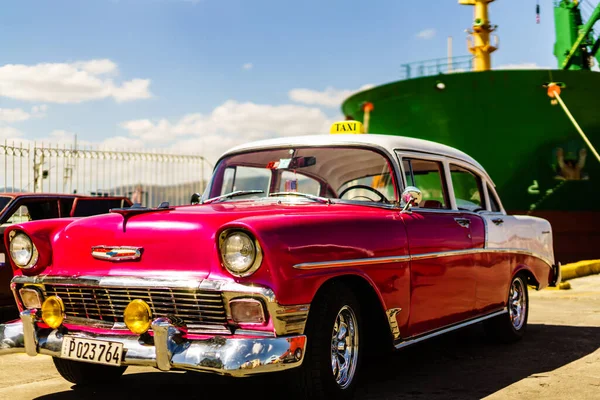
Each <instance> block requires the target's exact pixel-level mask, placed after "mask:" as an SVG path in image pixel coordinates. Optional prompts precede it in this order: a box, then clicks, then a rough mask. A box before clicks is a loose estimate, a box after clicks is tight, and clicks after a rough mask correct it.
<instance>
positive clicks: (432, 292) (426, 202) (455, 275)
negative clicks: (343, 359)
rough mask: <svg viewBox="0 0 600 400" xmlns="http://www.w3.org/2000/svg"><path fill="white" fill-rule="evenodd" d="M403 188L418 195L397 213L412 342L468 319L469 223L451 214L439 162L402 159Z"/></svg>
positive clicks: (471, 288) (471, 292) (471, 295)
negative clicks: (403, 232) (403, 239)
mask: <svg viewBox="0 0 600 400" xmlns="http://www.w3.org/2000/svg"><path fill="white" fill-rule="evenodd" d="M402 165H403V169H404V176H405V182H406V184H407V185H408V186H416V187H417V188H419V189H420V190H421V193H422V194H423V199H422V202H421V203H420V205H419V206H418V207H413V208H412V209H411V210H412V211H411V212H410V213H402V219H403V221H404V223H405V225H406V229H407V233H408V243H409V251H410V255H411V264H410V269H411V289H410V291H411V295H410V296H411V297H410V317H409V334H410V336H415V335H419V334H423V333H426V332H429V331H432V330H435V329H438V328H441V327H444V326H447V325H451V324H454V323H456V322H459V321H461V320H464V319H467V318H469V317H471V316H472V315H473V313H474V306H475V304H474V302H475V277H474V274H473V262H472V258H471V254H470V252H469V251H470V250H471V248H472V239H471V228H470V220H469V219H468V218H466V217H465V215H464V213H462V212H460V211H458V210H456V209H453V207H452V204H451V203H452V202H451V197H450V195H449V191H448V184H447V179H446V173H445V162H444V161H443V159H442V158H435V157H433V156H431V157H425V156H412V155H404V156H403V157H402Z"/></svg>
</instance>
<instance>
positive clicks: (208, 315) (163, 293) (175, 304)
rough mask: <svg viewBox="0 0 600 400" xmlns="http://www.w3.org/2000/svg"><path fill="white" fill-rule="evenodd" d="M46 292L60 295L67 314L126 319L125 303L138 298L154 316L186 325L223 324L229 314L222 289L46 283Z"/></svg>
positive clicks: (110, 320) (115, 320)
mask: <svg viewBox="0 0 600 400" xmlns="http://www.w3.org/2000/svg"><path fill="white" fill-rule="evenodd" d="M45 291H46V296H58V297H60V298H61V299H62V301H63V303H64V304H65V314H66V315H67V317H75V318H86V319H92V320H99V321H105V322H112V323H117V322H123V312H124V311H125V307H127V305H128V304H129V303H130V302H131V301H132V300H135V299H140V300H143V301H145V302H146V303H148V305H149V306H150V308H151V309H152V316H153V318H156V317H175V318H178V319H180V320H182V321H183V322H184V323H185V324H186V325H202V326H207V327H208V326H215V325H220V326H223V325H225V324H226V323H227V316H226V313H225V307H224V305H223V299H222V297H221V293H220V292H214V291H208V290H197V289H180V288H177V289H170V288H112V287H111V288H101V287H89V286H63V285H45Z"/></svg>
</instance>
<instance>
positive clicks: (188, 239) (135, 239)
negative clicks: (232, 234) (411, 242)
mask: <svg viewBox="0 0 600 400" xmlns="http://www.w3.org/2000/svg"><path fill="white" fill-rule="evenodd" d="M324 209H327V210H328V211H330V212H335V211H340V212H344V213H348V212H349V211H351V210H353V209H360V210H365V209H371V210H373V208H371V207H363V206H356V205H345V204H335V205H327V204H320V203H316V202H307V201H305V200H302V201H292V202H277V201H233V202H221V203H215V204H206V205H196V206H181V207H174V208H172V209H169V210H161V211H151V212H143V213H137V214H129V215H128V214H125V215H121V214H119V213H110V214H104V215H99V216H92V217H88V218H83V219H80V220H77V221H74V222H72V223H70V224H69V225H67V226H66V227H65V228H64V229H63V230H61V231H60V232H58V233H57V234H56V235H55V236H54V237H53V239H52V240H53V243H52V253H53V254H52V265H51V266H50V267H48V268H47V269H46V270H45V271H44V274H52V275H69V276H85V275H102V276H105V275H115V276H117V275H128V276H141V277H146V276H147V277H167V278H177V277H178V275H180V276H185V277H186V278H188V279H189V278H191V277H193V278H197V279H204V278H206V277H207V276H208V275H209V274H210V273H211V269H212V270H216V269H217V267H219V266H220V260H219V256H218V251H217V237H216V235H217V234H218V233H220V231H221V230H222V228H223V226H224V225H227V224H228V223H230V222H232V221H236V222H240V224H242V226H245V225H244V221H251V220H252V219H253V217H256V218H260V219H263V220H264V218H268V219H271V220H272V219H273V218H275V219H277V218H278V216H279V217H281V218H284V219H285V217H288V216H290V215H299V214H314V213H319V212H323V211H324ZM355 211H356V210H355ZM269 217H272V218H269ZM98 246H105V247H110V248H117V251H118V250H119V249H124V248H139V250H140V257H139V258H138V259H135V260H114V259H112V260H111V259H108V260H107V259H98V258H95V257H94V256H93V255H92V248H94V247H98Z"/></svg>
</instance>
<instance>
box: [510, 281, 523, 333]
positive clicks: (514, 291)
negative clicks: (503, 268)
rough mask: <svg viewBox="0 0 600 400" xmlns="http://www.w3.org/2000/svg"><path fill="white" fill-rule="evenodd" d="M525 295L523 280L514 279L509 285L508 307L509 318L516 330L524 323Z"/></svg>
mask: <svg viewBox="0 0 600 400" xmlns="http://www.w3.org/2000/svg"><path fill="white" fill-rule="evenodd" d="M525 296H526V294H525V287H524V284H523V281H521V280H520V279H515V280H514V281H513V283H512V285H511V286H510V293H509V295H508V307H509V310H510V320H511V322H512V324H513V327H514V328H515V329H516V330H519V329H521V328H522V327H523V324H524V323H525V313H526V311H527V310H526V308H527V303H526V299H525Z"/></svg>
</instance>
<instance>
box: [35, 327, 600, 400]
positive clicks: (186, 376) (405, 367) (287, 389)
mask: <svg viewBox="0 0 600 400" xmlns="http://www.w3.org/2000/svg"><path fill="white" fill-rule="evenodd" d="M599 346H600V328H598V327H576V326H556V325H540V324H532V325H529V326H528V332H527V334H526V336H525V338H524V339H523V340H521V341H520V342H518V343H516V344H511V345H500V344H495V343H492V342H490V341H489V340H488V339H487V337H486V336H485V335H484V333H483V329H482V328H481V326H480V325H476V326H473V327H469V328H466V329H463V330H461V331H457V332H453V333H450V334H447V335H445V336H441V337H438V338H435V339H431V340H429V341H426V342H423V343H420V344H417V345H415V346H412V347H409V348H406V349H404V350H402V351H399V352H396V353H394V354H392V355H390V356H387V357H380V358H377V359H373V360H368V361H369V363H368V364H363V373H364V375H363V377H362V379H361V380H360V381H359V382H358V387H357V393H356V398H357V399H394V398H398V399H400V398H402V399H453V398H456V399H480V398H483V397H485V396H488V395H490V394H492V393H495V392H497V391H499V390H501V389H503V388H505V387H507V386H509V385H511V384H513V383H515V382H518V381H520V380H522V379H524V378H526V377H528V376H531V375H536V374H538V375H544V374H545V373H547V372H550V371H553V370H555V369H557V368H560V367H562V366H564V365H566V364H569V363H571V362H573V361H576V360H578V359H580V358H582V357H584V356H586V355H588V354H591V353H593V352H594V351H596V350H597V349H598V347H599ZM289 378H290V377H289V376H287V375H286V374H274V375H270V376H261V377H256V378H247V379H232V378H226V377H221V376H214V375H206V374H200V373H194V372H178V373H163V372H147V373H133V374H127V375H124V376H123V378H122V379H121V381H120V382H119V383H118V384H116V385H108V384H107V385H106V386H102V387H97V388H93V389H80V388H78V387H77V386H73V387H72V390H70V391H65V392H61V393H54V394H49V395H45V396H41V397H38V399H40V400H56V399H61V400H64V399H80V398H86V399H106V398H108V399H111V400H113V399H136V398H142V397H145V398H151V397H156V396H178V397H181V398H183V397H185V398H186V399H187V398H208V397H213V396H215V398H216V397H217V396H218V397H221V396H222V395H227V397H228V398H235V397H237V396H239V397H242V396H243V397H246V398H248V397H250V398H255V397H256V398H261V399H263V400H265V399H282V398H286V399H294V397H295V393H294V391H293V389H292V387H291V385H290V383H289V380H288V379H289Z"/></svg>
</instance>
